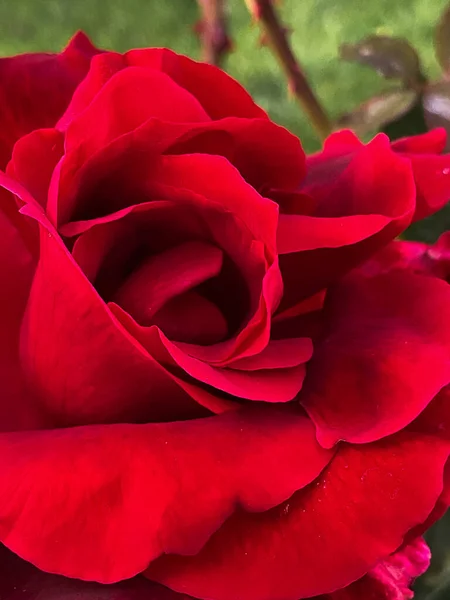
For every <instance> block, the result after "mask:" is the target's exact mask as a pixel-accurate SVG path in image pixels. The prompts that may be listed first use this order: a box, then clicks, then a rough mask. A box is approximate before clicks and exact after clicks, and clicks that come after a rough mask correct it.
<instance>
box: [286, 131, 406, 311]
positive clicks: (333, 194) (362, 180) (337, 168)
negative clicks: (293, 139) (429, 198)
mask: <svg viewBox="0 0 450 600" xmlns="http://www.w3.org/2000/svg"><path fill="white" fill-rule="evenodd" d="M387 172H388V173H389V178H386V173H387ZM301 189H302V190H303V191H304V192H306V193H307V194H309V195H310V196H311V197H312V198H313V200H314V202H315V209H314V211H313V213H312V214H311V215H291V214H288V215H286V214H281V215H280V222H279V227H278V236H277V239H278V251H279V253H280V254H281V256H280V269H281V273H282V276H283V281H284V285H285V292H284V298H283V303H282V308H283V309H286V308H290V307H292V306H293V305H295V304H297V303H298V302H299V301H300V300H302V299H304V298H306V297H308V296H309V295H311V294H314V293H316V292H318V291H320V290H321V289H323V288H324V287H326V286H328V285H330V284H331V283H332V282H333V281H336V280H338V279H339V278H340V277H342V275H343V274H344V273H345V272H346V271H348V270H350V269H351V268H353V267H355V266H356V265H357V264H359V263H360V262H362V261H363V260H365V259H366V258H367V257H368V256H370V255H371V254H373V253H374V252H376V250H378V248H380V247H382V246H384V245H385V244H386V243H387V242H389V241H390V240H391V239H393V238H395V237H396V236H397V235H398V234H400V233H401V232H402V231H403V230H404V229H406V227H407V226H408V225H409V223H410V222H411V219H412V216H413V214H414V209H415V202H414V199H415V188H414V180H413V177H412V172H411V168H410V165H409V164H408V162H407V161H406V160H405V159H403V158H400V157H398V156H396V155H395V153H394V152H392V150H391V149H390V146H389V140H388V139H387V137H386V136H384V135H379V136H377V137H376V138H375V139H374V140H373V141H372V142H371V143H370V144H368V145H367V146H364V147H362V148H361V149H360V150H358V152H356V153H354V154H352V155H344V156H342V157H341V156H338V157H335V156H333V155H332V156H331V157H330V156H329V154H328V153H324V154H323V156H319V157H308V159H307V176H306V180H305V182H304V184H303V186H302V188H301Z"/></svg>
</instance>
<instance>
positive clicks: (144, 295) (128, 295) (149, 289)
mask: <svg viewBox="0 0 450 600" xmlns="http://www.w3.org/2000/svg"><path fill="white" fill-rule="evenodd" d="M222 265H223V252H222V251H221V250H220V248H217V246H213V245H212V244H206V243H205V242H200V241H198V242H196V241H192V242H185V243H183V244H179V245H178V246H175V247H173V248H169V249H168V250H165V251H164V252H161V253H160V254H158V255H156V256H151V257H150V258H149V259H147V260H145V261H144V262H143V263H141V264H140V265H139V267H138V268H137V269H135V270H134V271H133V273H132V274H131V275H130V276H129V277H128V278H127V279H126V280H125V282H124V283H123V284H122V285H121V287H120V288H119V290H117V292H116V293H115V294H114V298H113V300H114V302H116V303H118V304H119V305H120V306H121V307H122V308H123V309H125V310H126V311H127V312H129V313H130V314H132V315H133V316H134V317H135V318H136V319H137V320H138V321H139V322H140V323H141V324H142V325H150V324H151V323H152V318H153V316H154V315H155V314H156V313H157V312H158V311H159V310H160V309H161V308H163V306H164V305H165V304H166V303H167V302H169V301H170V300H171V299H173V298H175V297H176V296H179V295H180V294H183V293H185V292H188V291H189V290H193V289H194V288H195V287H197V286H198V285H200V284H201V283H203V282H205V281H207V280H208V279H210V278H211V277H216V276H217V275H219V273H220V270H221V269H222Z"/></svg>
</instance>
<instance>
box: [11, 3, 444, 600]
mask: <svg viewBox="0 0 450 600" xmlns="http://www.w3.org/2000/svg"><path fill="white" fill-rule="evenodd" d="M445 6H446V0H370V1H368V0H362V1H357V0H284V1H283V2H282V3H281V6H280V8H279V10H280V13H281V15H282V17H283V20H284V21H285V22H286V24H288V25H289V26H290V27H291V28H292V29H293V33H292V36H291V40H292V44H293V47H294V49H295V51H296V53H297V56H298V58H299V59H300V61H301V63H302V65H303V67H304V69H305V71H306V73H307V75H308V77H309V80H310V82H311V83H312V85H313V87H314V89H315V90H316V92H317V94H318V96H319V98H320V99H321V101H322V102H323V104H324V106H325V107H326V109H327V110H328V111H329V113H330V115H331V116H332V117H336V116H338V115H339V114H342V113H343V112H347V111H349V110H351V109H352V108H354V107H355V106H356V105H358V104H359V103H360V102H362V101H364V100H365V99H367V98H369V97H370V96H371V95H372V94H374V93H376V92H379V91H381V90H382V89H386V88H388V87H390V84H389V83H388V82H386V81H383V80H382V79H380V78H379V76H378V75H377V74H376V73H374V72H373V71H371V70H370V69H365V68H363V67H361V66H358V65H353V64H346V63H344V62H341V61H340V60H339V58H338V47H339V45H340V44H341V43H342V42H355V41H358V40H360V39H361V38H363V37H365V36H366V35H369V34H374V33H378V34H388V35H394V36H404V37H407V38H408V39H409V40H410V42H412V44H413V45H414V46H415V47H416V48H417V49H418V51H419V54H420V57H421V59H422V62H423V67H424V71H425V72H426V73H427V74H428V75H429V76H430V77H431V78H433V77H437V76H438V73H439V69H438V65H437V62H436V59H435V57H434V49H433V30H434V26H435V23H436V21H437V20H438V18H439V15H440V14H441V12H442V10H443V9H444V7H445ZM197 19H198V11H197V6H196V3H195V0H16V1H12V0H0V55H9V54H16V53H19V52H28V51H35V50H39V51H58V50H60V49H61V48H62V47H63V46H64V45H65V44H66V42H67V40H68V39H69V38H70V37H71V36H72V35H73V33H74V32H75V31H76V30H77V29H83V30H84V31H85V32H86V33H88V34H89V35H90V37H91V38H92V40H93V42H94V43H95V44H96V45H98V46H101V47H103V48H109V49H114V50H119V51H124V50H127V49H129V48H131V47H139V46H168V47H170V48H173V49H175V50H177V51H179V52H183V53H186V54H189V55H190V56H192V57H194V58H199V56H200V48H199V43H198V40H197V38H196V36H195V35H194V33H193V26H194V24H195V22H196V21H197ZM229 24H230V33H231V36H232V38H233V41H234V52H233V53H232V54H230V56H229V57H228V58H227V61H226V63H225V68H226V70H227V71H228V72H229V73H231V75H233V76H234V77H236V78H237V79H238V80H239V81H240V82H241V83H243V84H244V86H245V87H246V88H247V89H248V90H249V91H250V92H251V93H252V95H253V96H254V98H255V99H256V101H257V102H258V103H259V104H261V105H262V106H263V107H264V108H265V109H266V110H268V112H269V114H270V115H271V117H272V118H273V119H274V120H275V121H277V122H278V123H280V124H282V125H284V126H286V127H288V128H289V129H290V130H291V131H293V132H294V133H296V134H297V135H299V136H300V138H301V140H302V143H303V146H304V148H305V150H306V151H308V152H312V151H314V150H317V149H318V147H319V145H318V142H317V140H316V138H315V136H314V133H313V131H312V130H311V128H310V126H309V124H308V122H307V120H306V119H305V117H304V116H303V115H302V113H301V111H300V109H299V108H298V106H297V105H296V104H295V103H294V101H293V100H291V99H289V98H288V97H287V93H286V83H285V80H284V78H283V76H282V75H281V73H280V71H279V68H278V66H277V63H276V61H275V59H274V58H273V56H272V55H271V53H270V51H269V50H268V49H267V48H262V47H260V45H259V44H258V39H259V32H258V28H257V27H255V26H254V25H253V26H252V24H251V20H250V17H249V15H248V12H247V10H246V7H245V4H244V0H229ZM448 228H450V218H449V214H448V213H445V214H444V213H441V214H440V215H437V216H435V217H433V218H432V219H430V220H428V221H427V222H426V223H422V224H420V225H419V226H416V227H415V229H413V230H411V231H410V234H409V235H410V237H416V238H420V239H424V240H426V241H433V240H434V239H436V237H437V236H438V234H439V233H440V232H442V231H443V230H445V229H448ZM429 541H430V542H431V544H432V547H433V551H434V563H433V567H432V569H431V570H430V572H429V573H428V575H427V576H426V577H425V578H423V579H422V580H421V581H420V582H419V584H418V595H417V597H418V598H420V599H421V600H422V599H424V598H427V600H428V599H429V600H438V599H439V600H450V587H446V586H447V583H446V582H447V581H448V578H449V574H448V573H449V572H450V570H449V569H448V566H449V554H450V550H449V549H450V525H449V523H448V522H441V523H440V524H439V525H438V526H437V527H435V528H434V530H433V531H432V532H431V533H430V534H429ZM361 600H364V599H361Z"/></svg>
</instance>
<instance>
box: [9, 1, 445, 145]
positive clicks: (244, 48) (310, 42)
mask: <svg viewBox="0 0 450 600" xmlns="http://www.w3.org/2000/svg"><path fill="white" fill-rule="evenodd" d="M445 4H446V0H374V1H372V2H364V3H359V2H355V1H354V0H333V1H332V2H331V1H330V0H283V2H281V6H280V11H281V14H282V17H283V19H284V20H285V22H286V23H288V24H289V25H290V26H291V27H292V28H293V30H294V31H293V34H292V38H291V39H292V43H293V46H294V49H295V51H296V52H297V55H298V57H299V58H300V60H301V62H302V63H303V65H304V68H305V70H306V72H307V74H308V76H309V78H310V80H311V82H312V84H313V86H314V88H315V89H316V91H317V93H318V95H319V97H320V98H321V100H322V101H323V103H324V105H325V106H326V108H327V109H328V110H329V111H330V113H331V115H333V116H335V115H338V114H340V113H342V112H344V111H347V110H348V109H349V108H351V107H352V106H355V105H356V104H358V103H359V102H361V101H363V100H364V99H366V98H368V97H369V96H370V95H371V94H373V93H375V92H376V91H379V90H380V89H381V88H382V87H383V86H386V85H387V84H386V83H385V82H383V81H382V80H381V79H380V78H379V77H378V76H377V75H376V74H375V73H373V72H371V71H370V70H369V69H364V68H362V67H360V66H358V65H351V64H345V63H343V62H340V61H339V59H338V57H337V49H338V46H339V44H340V43H342V42H345V41H347V42H352V41H357V40H358V39H361V38H362V37H364V36H365V35H368V34H373V33H380V32H381V33H388V34H392V35H398V36H406V37H407V38H408V39H409V40H410V41H411V42H412V43H413V44H414V45H415V46H416V47H417V48H418V49H419V51H420V55H421V57H422V60H423V63H424V66H425V69H426V71H427V72H429V73H431V74H432V75H433V74H434V75H437V73H438V67H437V63H436V60H435V58H434V53H433V47H432V34H433V27H434V24H435V22H436V21H437V19H438V17H439V14H440V13H441V11H442V9H443V8H444V6H445ZM229 13H230V29H231V35H232V37H233V39H234V42H235V52H234V53H233V54H231V55H230V56H229V58H228V60H227V63H226V65H225V67H226V69H227V70H228V71H229V72H230V73H231V74H232V75H233V76H234V77H236V78H237V79H238V80H239V81H241V82H242V83H243V84H244V85H245V86H246V87H247V88H248V89H249V91H250V92H251V93H252V94H253V95H254V97H255V98H256V100H257V102H258V103H260V104H261V105H262V106H263V107H264V108H265V109H266V110H268V111H269V113H270V114H271V116H272V118H273V119H274V120H275V121H277V122H279V123H281V124H282V125H285V126H286V127H288V128H289V129H291V130H292V131H293V132H295V133H296V134H297V135H299V136H300V137H301V139H302V142H303V145H304V147H305V149H306V150H307V151H312V150H315V149H317V148H318V142H317V140H316V138H315V136H314V134H313V132H312V130H311V128H310V126H309V124H308V122H307V120H306V119H305V118H304V116H303V115H302V113H301V111H300V109H299V108H298V106H297V105H296V104H295V103H294V101H292V100H290V99H288V97H287V93H286V84H285V81H284V79H283V77H282V76H281V74H280V72H279V69H278V67H277V63H276V62H275V60H274V58H273V56H272V55H271V53H270V51H269V50H268V49H267V48H260V47H259V46H258V37H259V34H258V29H257V27H252V26H251V25H250V18H249V15H248V12H247V10H246V8H245V5H244V1H243V0H229ZM197 18H198V11H197V6H196V3H195V0H107V1H104V0H74V1H71V0H17V2H11V0H0V54H2V55H7V54H15V53H17V52H25V51H30V50H59V49H60V48H61V47H62V46H63V45H64V44H65V43H66V41H67V39H68V38H69V37H70V36H71V35H72V34H73V33H74V31H76V30H77V29H83V30H85V31H86V32H87V33H88V34H89V35H90V36H91V37H92V39H93V41H94V42H95V43H96V44H97V45H99V46H103V47H106V48H113V49H116V50H121V51H123V50H126V49H128V48H130V47H137V46H150V45H153V46H168V47H171V48H173V49H175V50H177V51H179V52H183V53H186V54H189V55H190V56H193V57H198V56H199V44H198V40H197V38H196V37H195V35H194V34H193V31H192V26H193V24H194V23H195V21H196V20H197Z"/></svg>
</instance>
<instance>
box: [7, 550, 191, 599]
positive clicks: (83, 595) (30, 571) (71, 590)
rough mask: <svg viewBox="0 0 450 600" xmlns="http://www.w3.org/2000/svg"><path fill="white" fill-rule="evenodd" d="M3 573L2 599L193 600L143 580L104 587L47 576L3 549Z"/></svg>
mask: <svg viewBox="0 0 450 600" xmlns="http://www.w3.org/2000/svg"><path fill="white" fill-rule="evenodd" d="M0 573H1V577H0V597H1V598H2V600H192V599H190V598H189V597H188V596H185V595H183V594H177V593H176V592H172V591H171V590H169V589H168V588H165V587H163V586H161V585H158V584H155V583H152V582H150V581H148V579H145V578H144V577H136V578H134V579H130V580H128V581H123V582H121V583H117V584H114V585H101V584H99V583H89V582H86V581H79V580H75V579H68V578H66V577H61V576H59V575H52V574H50V573H44V572H43V571H39V569H37V568H36V567H35V566H33V565H32V564H30V563H27V562H25V561H24V560H22V559H20V558H19V557H18V556H16V555H15V554H13V553H12V552H10V551H9V550H7V549H6V548H5V547H4V546H0Z"/></svg>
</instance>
